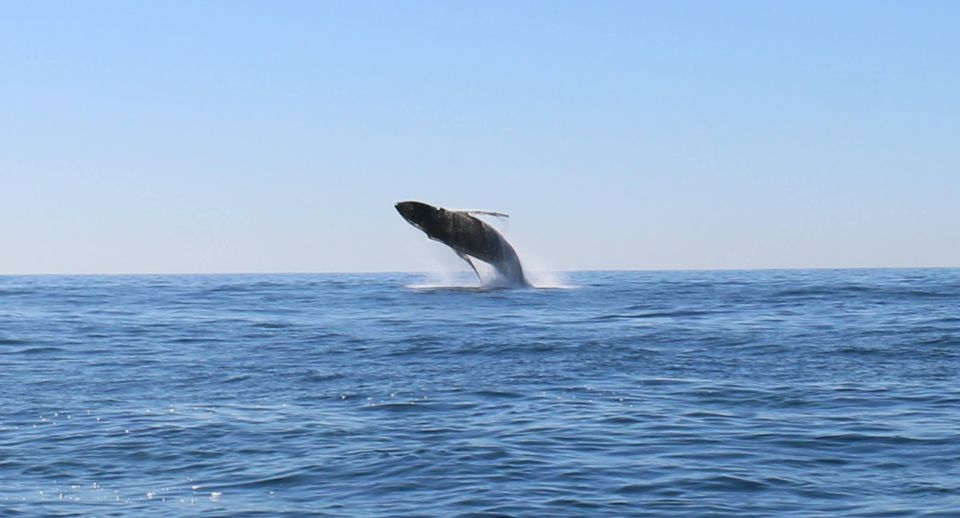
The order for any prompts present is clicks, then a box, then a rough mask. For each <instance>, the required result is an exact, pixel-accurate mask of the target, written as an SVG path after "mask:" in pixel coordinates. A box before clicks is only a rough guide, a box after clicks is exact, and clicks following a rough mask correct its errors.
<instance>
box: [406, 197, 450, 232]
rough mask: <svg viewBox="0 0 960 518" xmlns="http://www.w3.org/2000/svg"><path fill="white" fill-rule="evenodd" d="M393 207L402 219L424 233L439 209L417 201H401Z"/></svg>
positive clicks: (434, 219)
mask: <svg viewBox="0 0 960 518" xmlns="http://www.w3.org/2000/svg"><path fill="white" fill-rule="evenodd" d="M395 207H396V208H397V212H399V213H400V215H401V216H403V219H405V220H407V222H409V223H410V224H411V225H413V226H415V227H417V228H419V229H421V230H423V231H425V232H426V229H427V228H429V227H430V226H431V222H433V221H436V218H437V214H438V213H439V212H440V209H438V208H436V207H434V206H432V205H427V204H426V203H421V202H419V201H401V202H398V203H397V204H396V205H395Z"/></svg>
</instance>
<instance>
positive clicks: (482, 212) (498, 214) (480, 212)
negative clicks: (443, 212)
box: [457, 209, 510, 218]
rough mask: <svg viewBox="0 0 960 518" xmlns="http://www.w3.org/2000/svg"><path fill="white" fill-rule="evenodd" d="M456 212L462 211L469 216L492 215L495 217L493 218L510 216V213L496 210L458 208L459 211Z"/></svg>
mask: <svg viewBox="0 0 960 518" xmlns="http://www.w3.org/2000/svg"><path fill="white" fill-rule="evenodd" d="M457 212H462V213H464V214H469V215H471V216H493V217H495V218H509V217H510V215H509V214H507V213H506V212H500V211H496V210H474V209H466V210H460V211H457Z"/></svg>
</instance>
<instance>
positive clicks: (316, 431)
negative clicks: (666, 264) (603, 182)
mask: <svg viewBox="0 0 960 518" xmlns="http://www.w3.org/2000/svg"><path fill="white" fill-rule="evenodd" d="M558 277H559V282H557V283H555V284H553V285H552V287H549V288H538V289H516V290H502V289H501V290H482V289H476V288H471V287H470V286H471V284H472V283H471V281H470V279H469V278H467V277H463V278H462V279H459V280H457V279H455V281H456V282H453V283H452V284H451V285H449V286H441V285H436V284H431V283H430V280H429V279H428V278H425V277H424V276H423V275H420V274H311V275H285V274H280V275H210V276H204V275H185V276H166V275H160V276H150V275H143V276H3V277H0V515H5V516H6V515H22V516H76V515H95V516H182V515H195V514H209V515H215V516H304V515H318V516H459V515H465V516H468V515H469V516H537V517H539V516H657V517H661V516H697V517H707V516H736V517H746V516H778V517H784V516H796V517H800V516H803V517H810V516H825V517H826V516H829V517H835V516H864V517H865V516H871V517H872V516H876V517H880V516H960V380H958V374H960V270H957V269H890V270H758V271H663V272H571V273H566V274H558Z"/></svg>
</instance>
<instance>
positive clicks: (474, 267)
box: [457, 252, 483, 282]
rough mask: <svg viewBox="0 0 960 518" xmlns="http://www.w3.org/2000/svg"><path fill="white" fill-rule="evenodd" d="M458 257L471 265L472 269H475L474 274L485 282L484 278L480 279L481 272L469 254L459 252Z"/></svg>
mask: <svg viewBox="0 0 960 518" xmlns="http://www.w3.org/2000/svg"><path fill="white" fill-rule="evenodd" d="M457 255H458V256H460V259H463V260H464V261H466V262H467V264H469V265H470V268H473V273H475V274H477V279H480V282H483V278H481V277H480V272H478V271H477V267H476V266H475V265H474V264H473V261H471V260H470V256H469V255H467V254H461V253H460V252H457Z"/></svg>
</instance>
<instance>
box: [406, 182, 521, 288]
mask: <svg viewBox="0 0 960 518" xmlns="http://www.w3.org/2000/svg"><path fill="white" fill-rule="evenodd" d="M396 208H397V212H399V213H400V215H401V216H403V219H405V220H407V222H409V223H410V224H411V225H413V226H415V227H417V228H419V229H420V230H422V231H423V232H424V233H425V234H427V237H429V238H430V239H433V240H435V241H439V242H441V243H443V244H445V245H447V246H449V247H450V248H452V249H453V251H454V252H456V253H457V255H459V256H460V257H461V258H462V259H463V260H464V261H466V262H467V264H469V265H470V267H471V268H473V271H474V273H476V274H477V277H480V273H479V272H477V268H476V267H475V266H474V265H473V263H472V262H470V257H475V258H477V259H479V260H481V261H483V262H485V263H489V264H490V265H491V266H493V267H494V268H495V269H496V270H497V272H498V273H499V274H500V275H501V276H502V277H503V278H504V279H506V280H507V281H509V282H510V283H511V284H515V285H519V286H529V285H530V283H529V282H527V279H526V277H524V276H523V267H522V266H520V258H519V257H517V252H516V251H515V250H514V249H513V247H512V246H510V243H508V242H507V240H506V239H504V238H503V236H501V235H500V233H499V232H497V231H496V230H495V229H494V228H493V227H491V226H490V225H488V224H486V223H484V222H483V221H481V220H479V219H477V218H475V217H473V216H471V215H470V214H469V213H468V212H463V211H456V210H447V209H444V208H440V207H434V206H432V205H427V204H426V203H421V202H419V201H401V202H399V203H397V204H396Z"/></svg>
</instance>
